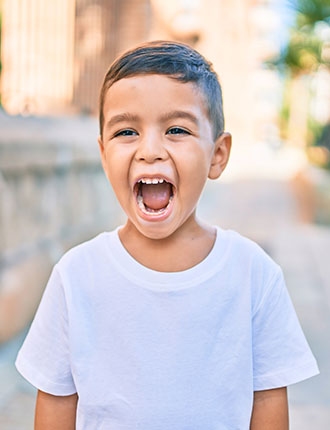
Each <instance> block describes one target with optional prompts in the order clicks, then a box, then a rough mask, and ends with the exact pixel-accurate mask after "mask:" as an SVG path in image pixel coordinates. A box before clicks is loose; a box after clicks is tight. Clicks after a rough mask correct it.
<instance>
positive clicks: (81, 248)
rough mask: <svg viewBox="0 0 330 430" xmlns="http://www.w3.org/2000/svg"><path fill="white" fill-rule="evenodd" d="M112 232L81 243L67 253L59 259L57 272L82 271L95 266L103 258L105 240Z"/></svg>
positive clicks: (105, 248)
mask: <svg viewBox="0 0 330 430" xmlns="http://www.w3.org/2000/svg"><path fill="white" fill-rule="evenodd" d="M113 234H114V232H103V233H100V234H98V235H97V236H95V237H93V238H92V239H89V240H87V241H85V242H82V243H80V244H78V245H76V246H74V247H72V248H71V249H69V250H68V251H66V252H65V254H64V255H63V256H62V257H61V258H60V259H59V261H58V263H57V264H56V267H57V270H58V271H59V272H60V273H62V272H66V271H67V270H70V271H71V272H72V271H78V270H79V271H84V270H83V269H87V268H88V267H92V266H94V267H95V266H96V265H97V264H100V263H101V262H102V259H104V258H105V254H106V250H107V240H108V239H110V238H111V236H112V235H113Z"/></svg>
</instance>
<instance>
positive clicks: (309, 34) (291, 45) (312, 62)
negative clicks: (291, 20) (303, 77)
mask: <svg viewBox="0 0 330 430" xmlns="http://www.w3.org/2000/svg"><path fill="white" fill-rule="evenodd" d="M287 5H288V6H289V7H290V8H291V9H293V10H294V11H295V13H296V21H295V24H294V26H293V27H292V28H291V32H290V38H289V42H288V44H287V46H286V47H285V49H284V50H283V51H282V52H281V54H280V56H279V57H278V58H276V59H274V60H272V61H271V62H268V65H272V66H275V67H277V68H278V69H280V70H282V71H283V72H285V73H287V74H289V75H291V76H294V75H297V74H301V73H307V74H309V73H312V72H314V71H315V70H317V68H318V67H319V66H320V65H321V64H324V65H327V66H330V64H329V59H324V58H322V46H323V41H322V40H320V38H319V37H318V36H317V34H316V32H315V26H316V25H317V24H319V23H320V22H324V23H327V24H329V25H330V0H287Z"/></svg>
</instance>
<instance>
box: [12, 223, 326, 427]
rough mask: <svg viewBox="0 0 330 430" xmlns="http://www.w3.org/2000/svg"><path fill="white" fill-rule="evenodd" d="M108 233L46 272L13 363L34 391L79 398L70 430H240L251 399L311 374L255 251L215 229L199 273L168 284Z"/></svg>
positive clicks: (281, 287)
mask: <svg viewBox="0 0 330 430" xmlns="http://www.w3.org/2000/svg"><path fill="white" fill-rule="evenodd" d="M118 229H119V228H118ZM118 229H117V230H115V231H113V232H110V233H109V232H106V233H102V234H100V235H98V236H97V237H95V238H94V239H92V240H90V241H88V242H85V243H83V244H81V245H78V246H76V247H74V248H72V249H71V250H70V251H68V252H67V253H66V254H65V255H64V256H63V257H62V258H61V260H60V261H59V263H58V264H56V265H55V267H54V269H53V272H52V274H51V277H50V279H49V282H48V284H47V288H46V290H45V293H44V295H43V298H42V301H41V303H40V306H39V309H38V311H37V314H36V317H35V319H34V321H33V323H32V326H31V329H30V331H29V334H28V335H27V338H26V340H25V342H24V344H23V346H22V348H21V350H20V352H19V354H18V358H17V361H16V366H17V369H18V370H19V372H21V373H22V375H23V376H24V377H25V378H26V379H27V380H28V381H30V382H31V383H32V384H33V385H34V386H36V387H37V388H38V389H40V390H42V391H45V392H48V393H51V394H54V395H69V394H73V393H75V392H77V393H78V395H79V401H78V407H77V425H76V428H77V429H84V430H94V429H95V430H103V429H104V430H105V429H106V430H107V429H109V430H135V429H139V430H185V429H187V430H206V429H207V430H247V429H248V428H249V423H250V417H251V410H252V403H253V391H254V390H265V389H270V388H276V387H281V386H287V385H289V384H292V383H295V382H298V381H300V380H303V379H306V378H309V377H311V376H313V375H315V374H317V373H318V368H317V364H316V361H315V359H314V357H313V355H312V353H311V351H310V349H309V347H308V344H307V342H306V340H305V337H304V335H303V332H302V330H301V328H300V325H299V322H298V320H297V317H296V314H295V311H294V309H293V307H292V303H291V301H290V298H289V296H288V293H287V290H286V287H285V283H284V280H283V275H282V271H281V269H280V268H279V266H278V265H277V264H276V263H274V262H273V261H272V260H271V258H270V257H268V255H266V254H265V252H264V251H263V250H262V249H261V248H260V247H259V246H258V245H256V244H255V243H254V242H252V241H250V240H249V239H246V238H243V237H242V236H240V235H239V234H238V233H235V232H233V231H231V230H223V229H220V228H217V239H216V241H215V244H214V247H213V249H212V251H211V252H210V254H209V255H208V256H207V257H206V258H205V259H204V260H203V261H202V262H201V263H200V264H198V265H196V266H194V267H192V268H191V269H188V270H185V271H182V272H172V273H166V272H157V271H154V270H151V269H148V268H146V267H144V266H142V265H141V264H139V263H138V262H137V261H136V260H134V259H133V258H132V257H131V256H130V255H129V254H128V252H127V251H126V250H125V248H124V247H123V245H122V244H121V242H120V239H119V236H118Z"/></svg>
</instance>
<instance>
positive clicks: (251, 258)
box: [219, 229, 279, 270]
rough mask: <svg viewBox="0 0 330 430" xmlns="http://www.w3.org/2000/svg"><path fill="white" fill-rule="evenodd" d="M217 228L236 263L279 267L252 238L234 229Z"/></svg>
mask: <svg viewBox="0 0 330 430" xmlns="http://www.w3.org/2000/svg"><path fill="white" fill-rule="evenodd" d="M219 230H220V235H222V236H223V237H224V238H225V240H226V241H227V246H228V248H229V253H230V256H231V258H232V259H233V262H235V264H236V265H238V264H239V263H240V262H241V263H245V264H252V265H263V266H267V267H269V268H274V269H275V270H276V269H278V268H279V266H278V265H277V264H276V263H275V261H274V260H273V259H272V258H271V256H270V255H269V254H268V253H267V252H266V251H265V250H264V249H263V248H262V247H261V246H260V245H259V244H258V243H256V242H255V241H253V240H252V239H249V238H248V237H246V236H243V235H241V234H240V233H238V232H236V231H234V230H222V229H219ZM234 257H235V258H234Z"/></svg>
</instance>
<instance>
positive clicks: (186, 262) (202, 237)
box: [119, 214, 216, 272]
mask: <svg viewBox="0 0 330 430" xmlns="http://www.w3.org/2000/svg"><path fill="white" fill-rule="evenodd" d="M215 237H216V232H215V229H214V228H213V227H210V226H208V225H206V224H203V223H202V222H201V221H199V220H198V219H197V218H196V217H195V214H193V215H192V216H191V219H188V220H187V221H186V222H185V224H184V225H182V226H181V227H180V228H179V229H178V230H176V231H175V232H174V233H173V234H171V235H170V236H168V237H165V238H163V239H150V238H148V237H146V236H144V235H143V234H142V233H140V231H139V230H138V229H137V228H136V227H135V226H134V224H133V223H131V222H130V220H128V221H127V222H126V225H125V226H124V227H123V228H122V229H121V230H120V231H119V238H120V240H121V242H122V244H123V246H124V247H125V248H126V250H127V251H128V252H129V254H131V256H132V257H133V258H134V259H135V260H137V261H138V262H139V263H140V264H142V265H144V266H146V267H148V268H150V269H153V270H157V271H159V272H179V271H182V270H187V269H189V268H191V267H193V266H195V265H196V264H198V263H200V262H201V261H202V260H204V258H205V257H206V256H207V255H208V254H209V252H210V251H211V249H212V247H213V245H214V242H215Z"/></svg>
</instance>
